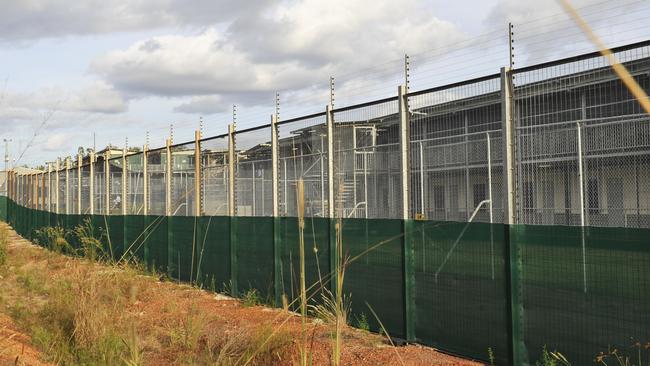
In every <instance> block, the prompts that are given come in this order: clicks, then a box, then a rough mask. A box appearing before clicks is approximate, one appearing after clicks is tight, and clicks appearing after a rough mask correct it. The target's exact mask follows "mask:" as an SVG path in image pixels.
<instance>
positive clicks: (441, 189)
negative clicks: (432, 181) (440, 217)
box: [433, 186, 445, 210]
mask: <svg viewBox="0 0 650 366" xmlns="http://www.w3.org/2000/svg"><path fill="white" fill-rule="evenodd" d="M433 207H434V208H435V209H436V210H444V209H445V186H435V187H434V188H433Z"/></svg>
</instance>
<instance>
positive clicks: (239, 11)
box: [0, 0, 650, 165]
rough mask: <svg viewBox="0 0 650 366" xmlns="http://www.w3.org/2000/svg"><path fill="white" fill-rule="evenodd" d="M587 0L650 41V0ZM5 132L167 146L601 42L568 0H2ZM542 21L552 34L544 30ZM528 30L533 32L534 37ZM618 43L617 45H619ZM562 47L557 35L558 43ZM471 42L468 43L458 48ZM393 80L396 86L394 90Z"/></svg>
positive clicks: (618, 35)
mask: <svg viewBox="0 0 650 366" xmlns="http://www.w3.org/2000/svg"><path fill="white" fill-rule="evenodd" d="M609 3H614V4H608V2H604V3H602V0H600V1H592V0H580V1H574V4H575V5H576V6H577V7H580V8H582V9H583V12H584V13H585V15H586V16H587V17H588V18H589V19H591V21H592V23H593V24H594V26H595V28H596V29H597V30H598V31H599V32H600V33H601V34H600V35H601V36H603V37H604V38H605V39H606V40H608V42H611V43H610V46H613V45H616V44H621V43H627V42H628V41H637V40H641V39H647V38H648V33H647V30H646V28H647V20H648V15H649V14H650V12H649V11H648V8H649V7H648V6H647V4H646V3H647V1H642V0H626V1H619V2H609ZM1 9H2V10H1V11H0V139H4V138H10V139H12V140H13V142H12V143H11V145H10V149H11V155H12V158H13V159H17V158H18V156H19V155H20V154H21V152H23V151H25V148H26V147H27V146H28V145H29V143H30V141H32V139H33V143H32V144H31V147H30V148H29V149H27V150H26V151H25V154H24V156H23V157H22V159H21V160H20V161H19V162H18V164H21V165H22V164H29V165H38V164H42V163H43V162H45V161H49V160H53V159H55V158H56V157H63V156H66V155H70V154H74V153H75V152H76V149H77V147H78V146H81V145H83V146H86V147H92V145H93V134H96V139H97V147H98V148H101V147H104V146H106V144H108V143H112V144H114V145H119V146H123V145H124V143H125V137H127V136H128V138H129V145H134V146H142V144H144V142H145V135H146V131H150V136H151V139H150V145H152V146H153V147H158V146H162V144H163V142H164V139H165V137H166V136H167V134H168V132H169V125H170V123H173V124H174V126H175V133H174V135H175V142H180V141H182V140H188V139H190V138H192V137H193V130H194V129H196V128H197V127H198V121H199V117H200V116H202V117H203V119H204V131H205V134H206V135H215V134H220V133H224V132H226V130H227V127H226V126H227V124H228V123H229V122H230V120H231V117H230V116H231V109H232V104H237V105H238V110H239V112H238V126H244V127H246V126H252V125H257V124H261V123H266V122H268V118H269V117H268V116H269V115H270V114H271V113H272V112H273V110H274V104H273V103H274V98H275V92H276V91H279V92H280V100H281V107H280V108H281V115H282V116H284V117H291V116H295V115H297V114H299V113H303V112H304V113H307V112H316V111H320V110H321V109H323V108H324V106H325V105H326V104H327V88H328V79H329V76H330V75H334V76H335V78H336V79H335V80H336V103H337V105H342V104H350V103H354V102H359V101H362V100H367V99H372V98H376V97H384V96H388V95H389V94H390V93H394V92H395V91H396V89H397V85H398V84H399V83H401V82H402V81H401V78H402V76H403V57H404V54H405V53H408V54H409V55H413V56H412V57H411V60H412V62H413V68H412V69H413V71H412V74H413V79H414V80H413V83H412V88H416V89H417V88H425V87H432V86H437V85H441V84H444V83H446V82H454V81H459V80H462V79H466V78H468V77H473V76H479V75H481V74H487V73H494V72H498V70H499V67H500V66H506V65H505V63H506V62H507V59H508V57H507V43H506V40H507V31H506V29H507V28H506V27H507V23H508V21H512V22H513V23H514V24H515V39H516V41H520V42H521V43H517V42H515V45H516V46H517V47H519V48H518V49H517V52H519V53H518V54H517V55H516V56H517V57H516V60H517V61H518V62H523V63H533V62H534V61H539V60H543V59H548V58H553V57H561V56H566V55H568V54H571V53H577V52H579V51H585V50H587V48H588V45H587V44H586V43H584V40H583V39H581V38H580V36H579V34H577V33H575V29H573V28H570V27H568V26H567V25H568V24H570V23H568V21H566V20H565V18H563V16H562V15H557V14H560V13H561V9H560V7H559V5H558V4H557V3H556V2H555V1H553V0H530V1H525V0H483V1H481V0H476V1H462V0H461V1H443V0H430V1H426V0H400V1H396V0H328V1H322V0H294V1H270V0H248V1H227V0H194V1H182V0H138V1H133V0H82V1H76V2H73V1H68V0H16V1H10V0H2V6H1ZM540 34H541V35H542V36H540ZM518 37H519V38H518ZM614 43H616V44H614ZM550 45H553V47H552V48H551V47H550ZM451 50H455V52H451ZM386 94H388V95H386Z"/></svg>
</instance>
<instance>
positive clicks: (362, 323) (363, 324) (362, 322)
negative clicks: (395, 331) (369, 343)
mask: <svg viewBox="0 0 650 366" xmlns="http://www.w3.org/2000/svg"><path fill="white" fill-rule="evenodd" d="M355 318H356V320H357V328H359V329H361V330H365V331H366V332H367V331H370V324H368V317H366V313H361V315H359V316H355Z"/></svg>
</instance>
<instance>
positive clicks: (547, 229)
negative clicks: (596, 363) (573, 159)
mask: <svg viewBox="0 0 650 366" xmlns="http://www.w3.org/2000/svg"><path fill="white" fill-rule="evenodd" d="M513 242H514V243H515V244H516V245H519V246H520V247H521V248H522V257H523V258H522V259H523V278H524V299H523V301H524V309H525V342H526V345H527V348H528V351H529V352H530V359H531V360H535V359H538V358H539V353H540V350H541V349H542V347H543V346H544V345H547V347H548V348H549V349H558V350H561V352H562V353H563V354H564V355H566V356H567V357H568V358H569V359H570V360H572V362H573V364H574V365H576V364H588V363H589V362H590V361H591V360H593V359H594V356H595V355H596V354H597V353H598V352H600V351H603V352H607V350H608V346H609V345H612V346H615V347H617V348H618V349H619V350H623V351H627V350H630V346H632V345H633V344H634V343H636V342H641V344H646V343H647V342H649V341H650V281H649V280H650V231H649V230H647V229H622V228H594V227H592V228H585V229H584V231H583V230H582V229H581V228H579V227H566V226H561V227H558V226H517V227H516V230H515V235H514V237H513ZM583 243H584V244H583ZM634 352H636V351H634ZM628 354H630V352H628ZM573 360H575V361H573Z"/></svg>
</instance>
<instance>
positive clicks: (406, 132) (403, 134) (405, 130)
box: [397, 85, 424, 342]
mask: <svg viewBox="0 0 650 366" xmlns="http://www.w3.org/2000/svg"><path fill="white" fill-rule="evenodd" d="M397 95H398V100H399V117H400V139H399V141H400V158H401V165H402V220H403V230H404V237H403V238H402V241H403V250H404V252H403V255H404V261H403V266H404V267H403V271H404V272H403V274H404V328H405V329H404V331H405V332H404V334H405V335H406V340H407V341H409V342H413V341H415V249H414V245H413V238H412V233H413V229H414V227H415V225H414V222H413V220H411V218H410V217H409V208H410V207H409V206H410V202H411V190H410V188H411V187H410V184H411V167H410V151H411V146H410V144H411V136H410V123H409V109H408V101H407V92H406V86H405V85H400V86H399V87H398V88H397ZM423 209H424V207H423Z"/></svg>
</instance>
